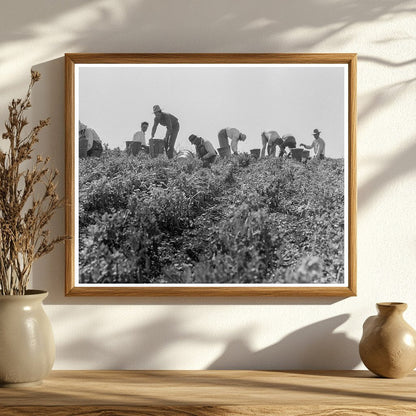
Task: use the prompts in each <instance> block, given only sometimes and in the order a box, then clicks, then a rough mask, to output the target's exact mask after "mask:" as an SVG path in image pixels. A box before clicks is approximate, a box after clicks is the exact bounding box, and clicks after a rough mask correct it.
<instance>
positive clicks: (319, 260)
mask: <svg viewBox="0 0 416 416" xmlns="http://www.w3.org/2000/svg"><path fill="white" fill-rule="evenodd" d="M79 166H80V171H79V175H80V182H79V244H80V265H79V267H80V281H81V282H83V283H96V282H99V283H169V284H171V283H227V284H231V283H318V282H319V283H327V282H333V283H336V282H342V281H343V279H344V230H343V226H344V179H343V178H344V171H343V160H331V159H327V160H324V161H320V162H314V161H310V162H308V163H307V164H306V165H305V164H301V163H298V162H295V161H292V160H288V159H276V158H274V159H266V160H260V161H256V160H254V159H252V158H250V157H249V156H248V155H245V154H243V155H239V156H238V157H235V158H233V159H232V160H229V161H226V160H220V161H218V162H217V163H215V164H214V165H213V166H212V169H203V168H202V167H201V162H200V161H198V160H191V159H185V160H167V159H165V158H163V157H161V158H157V159H150V158H148V157H146V156H145V155H143V156H140V157H129V156H127V155H125V154H124V153H121V152H115V151H108V152H107V153H106V154H104V155H103V157H101V158H99V159H94V158H91V159H83V160H80V165H79Z"/></svg>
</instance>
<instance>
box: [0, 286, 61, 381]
mask: <svg viewBox="0 0 416 416" xmlns="http://www.w3.org/2000/svg"><path fill="white" fill-rule="evenodd" d="M47 296H48V292H45V291H41V290H28V291H26V294H25V295H14V296H10V295H7V296H1V295H0V385H1V386H2V387H14V386H26V385H27V386H30V385H35V384H39V383H41V381H42V379H43V378H45V377H46V376H47V375H48V373H49V372H50V370H51V369H52V366H53V363H54V361H55V341H54V338H53V332H52V326H51V323H50V321H49V318H48V316H47V315H46V313H45V311H44V309H43V304H42V301H43V300H44V299H45V298H46V297H47Z"/></svg>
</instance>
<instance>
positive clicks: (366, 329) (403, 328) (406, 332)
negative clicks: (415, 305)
mask: <svg viewBox="0 0 416 416" xmlns="http://www.w3.org/2000/svg"><path fill="white" fill-rule="evenodd" d="M377 309H378V315H375V316H370V317H369V318H367V320H366V321H365V322H364V325H363V336H362V338H361V341H360V346H359V350H360V357H361V359H362V361H363V363H364V364H365V366H366V367H367V368H368V369H369V370H370V371H372V372H373V373H374V374H376V375H378V376H381V377H388V378H401V377H404V376H406V375H407V374H409V373H410V372H411V371H412V370H413V369H414V368H415V367H416V331H415V330H414V329H413V328H412V327H411V326H410V325H409V324H408V323H407V322H406V321H405V320H404V319H403V312H404V311H405V310H406V309H407V304H406V303H388V302H386V303H377Z"/></svg>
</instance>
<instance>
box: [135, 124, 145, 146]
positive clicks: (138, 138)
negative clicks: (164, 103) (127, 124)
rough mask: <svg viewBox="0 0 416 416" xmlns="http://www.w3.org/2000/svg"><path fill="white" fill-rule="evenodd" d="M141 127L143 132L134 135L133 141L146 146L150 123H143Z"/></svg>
mask: <svg viewBox="0 0 416 416" xmlns="http://www.w3.org/2000/svg"><path fill="white" fill-rule="evenodd" d="M140 127H141V130H140V131H136V133H134V135H133V141H134V142H139V143H140V144H141V145H142V146H146V130H147V128H148V127H149V123H148V122H147V121H143V123H142V124H141V126H140Z"/></svg>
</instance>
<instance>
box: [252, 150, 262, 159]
mask: <svg viewBox="0 0 416 416" xmlns="http://www.w3.org/2000/svg"><path fill="white" fill-rule="evenodd" d="M250 154H251V156H254V157H255V158H256V159H258V158H259V157H260V149H251V150H250Z"/></svg>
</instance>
